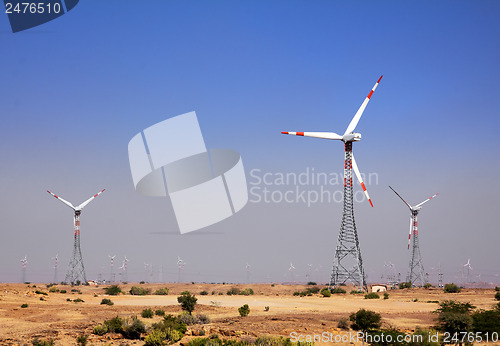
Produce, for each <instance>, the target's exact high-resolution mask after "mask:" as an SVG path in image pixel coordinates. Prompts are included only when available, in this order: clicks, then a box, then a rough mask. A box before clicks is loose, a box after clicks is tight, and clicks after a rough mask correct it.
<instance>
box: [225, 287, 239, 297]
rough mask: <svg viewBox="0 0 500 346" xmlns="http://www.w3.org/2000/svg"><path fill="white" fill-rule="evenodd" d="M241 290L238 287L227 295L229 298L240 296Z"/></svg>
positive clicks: (230, 290) (233, 288) (231, 289)
mask: <svg viewBox="0 0 500 346" xmlns="http://www.w3.org/2000/svg"><path fill="white" fill-rule="evenodd" d="M240 292H241V290H240V289H239V288H238V287H231V288H230V289H229V290H228V291H227V292H226V294H227V295H228V296H232V295H238V294H240Z"/></svg>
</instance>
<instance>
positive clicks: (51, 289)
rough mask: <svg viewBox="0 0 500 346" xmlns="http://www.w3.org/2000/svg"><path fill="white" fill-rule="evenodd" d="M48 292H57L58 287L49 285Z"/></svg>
mask: <svg viewBox="0 0 500 346" xmlns="http://www.w3.org/2000/svg"><path fill="white" fill-rule="evenodd" d="M49 292H50V293H57V292H59V289H58V288H57V287H56V286H51V287H50V288H49Z"/></svg>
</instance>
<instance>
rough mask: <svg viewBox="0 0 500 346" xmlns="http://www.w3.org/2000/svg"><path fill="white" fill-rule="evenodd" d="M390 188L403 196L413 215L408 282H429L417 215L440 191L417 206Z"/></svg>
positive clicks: (422, 283)
mask: <svg viewBox="0 0 500 346" xmlns="http://www.w3.org/2000/svg"><path fill="white" fill-rule="evenodd" d="M389 188H390V189H391V190H392V191H394V193H395V194H396V195H397V196H398V197H399V198H401V200H402V201H403V203H404V204H406V206H407V207H408V208H409V209H410V212H411V217H410V233H409V234H408V250H409V249H410V241H411V234H412V233H413V248H412V249H413V251H412V253H411V257H410V264H409V267H408V275H407V277H406V282H411V283H412V284H417V283H420V285H421V286H423V285H425V284H426V283H427V280H426V278H425V272H424V265H423V264H422V256H421V255H420V246H419V244H418V227H417V226H418V225H417V215H418V213H419V211H420V209H422V206H423V205H424V204H425V203H427V202H429V201H430V200H431V199H433V198H434V197H436V196H437V195H439V193H436V194H435V195H434V196H432V197H429V198H427V199H426V200H425V201H423V202H422V203H419V204H417V205H415V206H413V207H412V206H411V205H409V204H408V203H407V202H406V201H405V200H404V199H403V197H401V196H400V195H399V193H397V192H396V190H394V189H393V188H392V187H390V186H389Z"/></svg>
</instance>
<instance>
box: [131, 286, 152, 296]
mask: <svg viewBox="0 0 500 346" xmlns="http://www.w3.org/2000/svg"><path fill="white" fill-rule="evenodd" d="M129 292H130V294H131V295H133V296H145V295H147V294H151V290H150V289H149V288H142V287H137V286H132V288H131V289H130V291H129Z"/></svg>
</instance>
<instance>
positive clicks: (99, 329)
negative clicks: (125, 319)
mask: <svg viewBox="0 0 500 346" xmlns="http://www.w3.org/2000/svg"><path fill="white" fill-rule="evenodd" d="M107 332H108V327H106V326H105V325H103V324H98V325H97V326H95V327H94V329H93V330H92V333H94V334H95V335H101V336H102V335H104V334H106V333H107Z"/></svg>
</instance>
